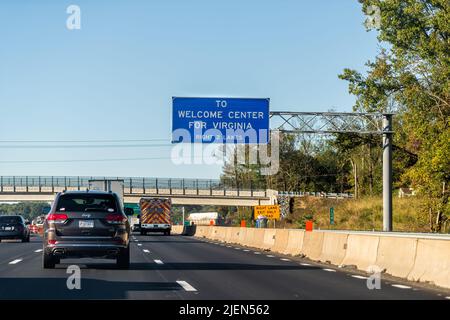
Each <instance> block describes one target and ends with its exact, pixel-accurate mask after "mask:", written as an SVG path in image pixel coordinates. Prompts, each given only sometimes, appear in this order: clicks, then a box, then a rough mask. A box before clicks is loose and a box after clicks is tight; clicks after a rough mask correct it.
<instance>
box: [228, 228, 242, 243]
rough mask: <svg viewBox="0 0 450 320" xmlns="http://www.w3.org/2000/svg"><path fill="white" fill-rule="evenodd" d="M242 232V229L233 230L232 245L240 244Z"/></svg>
mask: <svg viewBox="0 0 450 320" xmlns="http://www.w3.org/2000/svg"><path fill="white" fill-rule="evenodd" d="M240 232H241V228H238V227H237V228H232V234H231V240H230V242H231V243H239V234H240Z"/></svg>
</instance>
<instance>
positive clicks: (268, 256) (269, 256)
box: [266, 254, 275, 258]
mask: <svg viewBox="0 0 450 320" xmlns="http://www.w3.org/2000/svg"><path fill="white" fill-rule="evenodd" d="M266 257H267V258H273V257H275V256H273V255H271V254H268V255H267V256H266Z"/></svg>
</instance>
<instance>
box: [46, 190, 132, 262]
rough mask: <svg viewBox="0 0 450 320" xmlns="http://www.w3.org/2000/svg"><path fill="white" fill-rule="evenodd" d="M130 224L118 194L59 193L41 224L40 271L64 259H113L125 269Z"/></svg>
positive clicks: (99, 192)
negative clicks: (42, 230) (41, 267)
mask: <svg viewBox="0 0 450 320" xmlns="http://www.w3.org/2000/svg"><path fill="white" fill-rule="evenodd" d="M129 235H130V224H129V222H128V219H127V216H126V215H125V213H124V212H123V209H122V206H121V205H120V200H119V197H118V196H117V194H115V193H112V192H104V191H67V192H62V193H58V194H57V195H56V198H55V201H54V202H53V204H52V207H51V209H50V212H49V213H48V215H47V216H46V218H45V222H44V239H43V242H44V250H43V257H42V262H43V267H44V268H54V267H55V264H58V263H60V259H63V258H84V257H98V258H107V259H116V260H117V266H118V267H119V268H121V269H128V268H129V265H130V247H129Z"/></svg>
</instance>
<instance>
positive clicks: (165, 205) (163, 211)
mask: <svg viewBox="0 0 450 320" xmlns="http://www.w3.org/2000/svg"><path fill="white" fill-rule="evenodd" d="M139 207H140V209H141V214H140V216H139V227H140V230H141V235H145V234H147V232H163V233H164V234H165V235H168V236H169V235H170V231H171V229H172V224H171V213H172V200H171V199H170V198H141V200H139Z"/></svg>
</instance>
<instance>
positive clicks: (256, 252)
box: [253, 251, 261, 254]
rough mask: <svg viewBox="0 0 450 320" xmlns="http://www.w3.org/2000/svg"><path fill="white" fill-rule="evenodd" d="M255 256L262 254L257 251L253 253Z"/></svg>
mask: <svg viewBox="0 0 450 320" xmlns="http://www.w3.org/2000/svg"><path fill="white" fill-rule="evenodd" d="M253 253H254V254H261V252H258V251H255V252H253Z"/></svg>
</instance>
